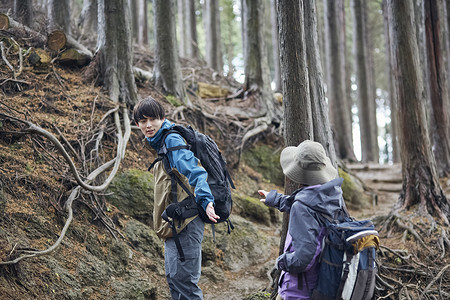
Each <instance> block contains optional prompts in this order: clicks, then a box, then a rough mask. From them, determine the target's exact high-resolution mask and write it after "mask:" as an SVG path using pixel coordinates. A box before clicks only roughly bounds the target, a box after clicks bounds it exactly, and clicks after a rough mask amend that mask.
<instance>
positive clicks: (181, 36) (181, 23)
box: [177, 0, 186, 57]
mask: <svg viewBox="0 0 450 300" xmlns="http://www.w3.org/2000/svg"><path fill="white" fill-rule="evenodd" d="M184 2H185V0H178V3H177V9H178V13H177V19H178V41H179V44H178V47H179V51H178V52H179V54H180V56H181V57H186V17H185V6H184Z"/></svg>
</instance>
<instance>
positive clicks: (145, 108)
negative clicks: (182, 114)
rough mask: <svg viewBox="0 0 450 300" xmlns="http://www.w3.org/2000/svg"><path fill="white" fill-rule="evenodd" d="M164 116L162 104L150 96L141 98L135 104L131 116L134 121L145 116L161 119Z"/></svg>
mask: <svg viewBox="0 0 450 300" xmlns="http://www.w3.org/2000/svg"><path fill="white" fill-rule="evenodd" d="M165 117H166V113H165V111H164V107H162V105H161V104H160V103H159V102H158V101H156V100H155V99H153V97H151V96H148V97H147V98H145V99H144V100H141V101H140V102H139V103H138V104H136V106H135V107H134V110H133V118H134V121H135V122H136V123H137V122H139V120H142V119H145V118H155V119H160V120H161V119H164V118H165Z"/></svg>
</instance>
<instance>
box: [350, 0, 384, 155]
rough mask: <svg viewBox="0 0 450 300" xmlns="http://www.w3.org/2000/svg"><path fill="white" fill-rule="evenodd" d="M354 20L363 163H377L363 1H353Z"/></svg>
mask: <svg viewBox="0 0 450 300" xmlns="http://www.w3.org/2000/svg"><path fill="white" fill-rule="evenodd" d="M350 6H351V8H352V18H353V56H354V57H355V71H356V83H357V90H356V98H357V101H358V116H359V127H360V138H361V160H362V161H363V162H377V161H378V160H377V159H376V157H375V156H374V153H373V148H374V145H373V141H374V138H373V136H372V133H373V130H372V126H373V124H372V111H373V109H374V101H375V99H372V92H371V87H370V74H369V70H368V65H369V64H368V55H367V52H368V48H367V44H366V39H367V38H366V34H367V32H366V30H365V28H366V26H367V25H366V5H365V3H364V1H361V0H351V1H350Z"/></svg>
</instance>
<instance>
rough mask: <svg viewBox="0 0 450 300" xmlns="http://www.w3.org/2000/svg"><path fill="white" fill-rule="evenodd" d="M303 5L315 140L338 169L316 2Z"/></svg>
mask: <svg viewBox="0 0 450 300" xmlns="http://www.w3.org/2000/svg"><path fill="white" fill-rule="evenodd" d="M303 5H304V12H305V18H304V19H305V45H306V61H307V62H308V77H309V90H310V96H311V115H312V121H313V130H314V140H315V141H316V142H319V143H321V144H322V146H323V148H324V149H325V151H326V152H327V154H328V157H330V160H331V163H332V164H333V166H334V167H336V168H337V162H336V152H335V149H334V143H333V133H332V132H331V128H330V122H329V120H328V106H327V103H326V102H325V92H324V89H323V75H322V65H321V62H320V54H319V42H318V33H317V7H316V0H305V1H304V2H303Z"/></svg>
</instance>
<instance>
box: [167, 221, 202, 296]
mask: <svg viewBox="0 0 450 300" xmlns="http://www.w3.org/2000/svg"><path fill="white" fill-rule="evenodd" d="M204 230H205V224H204V223H203V221H202V220H201V219H200V217H197V218H195V219H194V220H192V221H191V222H190V223H189V224H188V225H187V226H186V228H184V229H183V230H182V231H181V232H180V233H179V234H178V238H179V239H180V243H181V247H182V249H183V252H184V256H185V261H184V262H182V261H181V260H180V258H179V254H178V250H177V247H176V245H175V240H174V239H173V238H169V239H167V240H166V242H165V244H164V246H165V247H164V256H165V267H166V279H167V283H168V284H169V288H170V294H171V295H172V300H184V299H186V300H196V299H200V300H203V293H202V290H201V289H200V287H199V286H198V281H199V279H200V273H201V263H202V240H203V232H204Z"/></svg>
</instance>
